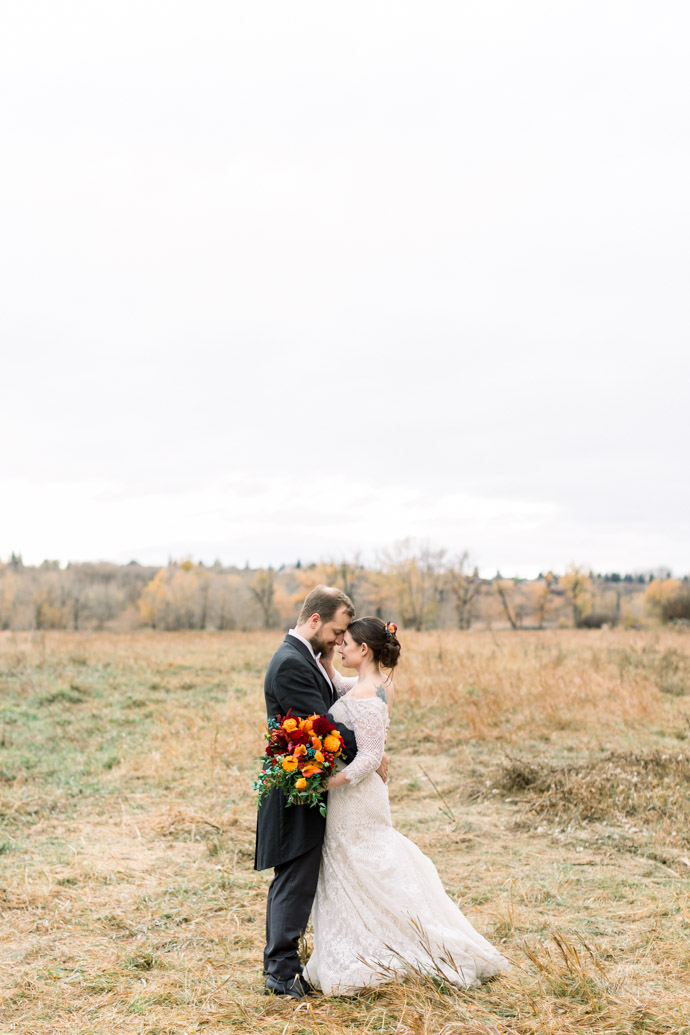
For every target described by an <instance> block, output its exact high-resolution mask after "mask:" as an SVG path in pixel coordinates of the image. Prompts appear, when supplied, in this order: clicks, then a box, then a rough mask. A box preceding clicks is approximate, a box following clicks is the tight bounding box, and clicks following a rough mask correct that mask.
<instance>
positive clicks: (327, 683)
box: [285, 633, 338, 708]
mask: <svg viewBox="0 0 690 1035" xmlns="http://www.w3.org/2000/svg"><path fill="white" fill-rule="evenodd" d="M285 642H286V643H287V645H288V646H289V647H292V648H294V650H296V651H298V653H299V654H301V656H302V657H303V658H304V659H305V661H308V662H309V664H310V665H311V667H312V668H313V669H314V671H315V672H316V674H317V675H318V677H319V685H320V686H322V687H323V689H324V692H325V693H328V695H329V698H330V700H329V702H328V707H329V708H330V706H331V705H332V704H333V702H334V701H335V699H336V697H337V696H338V695H337V693H336V690H335V687H334V686H333V683H332V682H331V680H330V679H328V680H326V678H325V677H324V674H323V672H322V671H321V669H320V668H319V666H318V664H317V663H316V658H315V657H314V655H313V654H312V652H311V651H310V650H309V648H308V647H307V646H306V644H304V643H302V641H301V640H298V639H297V637H296V636H290V633H288V634H287V636H286V637H285ZM329 691H330V692H329Z"/></svg>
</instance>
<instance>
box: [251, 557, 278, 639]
mask: <svg viewBox="0 0 690 1035" xmlns="http://www.w3.org/2000/svg"><path fill="white" fill-rule="evenodd" d="M249 590H250V592H251V594H252V597H253V598H254V600H255V601H256V602H257V604H258V605H259V609H260V611H261V615H262V618H263V623H264V629H272V628H273V626H274V625H275V621H276V618H277V617H278V616H277V612H276V607H275V591H276V577H275V572H274V571H273V568H270V567H269V568H259V570H258V571H257V572H256V574H255V575H254V577H253V579H252V581H251V582H250V583H249Z"/></svg>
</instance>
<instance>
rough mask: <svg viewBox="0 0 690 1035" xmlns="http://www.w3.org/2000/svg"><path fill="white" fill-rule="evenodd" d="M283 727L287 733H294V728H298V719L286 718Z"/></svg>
mask: <svg viewBox="0 0 690 1035" xmlns="http://www.w3.org/2000/svg"><path fill="white" fill-rule="evenodd" d="M283 729H284V730H285V732H286V733H292V731H293V730H296V729H297V719H285V721H284V722H283Z"/></svg>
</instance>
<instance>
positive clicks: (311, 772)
mask: <svg viewBox="0 0 690 1035" xmlns="http://www.w3.org/2000/svg"><path fill="white" fill-rule="evenodd" d="M284 765H285V763H284V762H283V766H284ZM322 772H323V769H319V767H318V766H317V765H305V767H304V769H303V770H302V776H316V774H317V773H322Z"/></svg>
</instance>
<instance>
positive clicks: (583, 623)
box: [577, 611, 616, 629]
mask: <svg viewBox="0 0 690 1035" xmlns="http://www.w3.org/2000/svg"><path fill="white" fill-rule="evenodd" d="M615 624H616V616H615V615H613V614H610V613H609V612H608V611H590V612H589V614H586V615H583V616H582V617H581V618H580V620H579V621H578V623H577V627H578V629H603V628H604V626H605V625H615Z"/></svg>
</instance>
